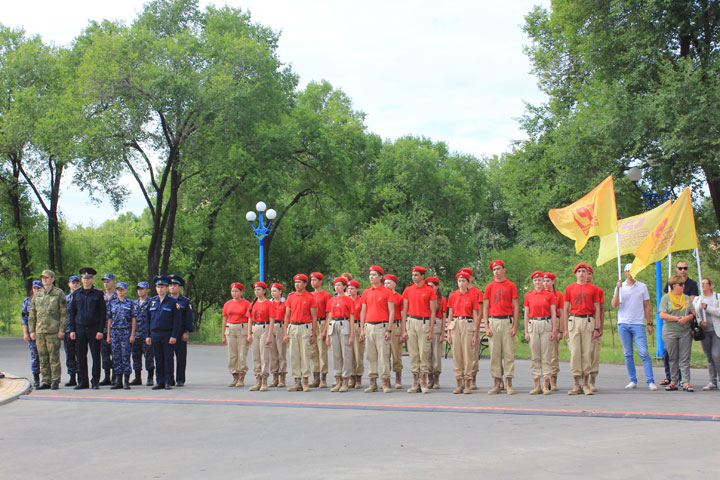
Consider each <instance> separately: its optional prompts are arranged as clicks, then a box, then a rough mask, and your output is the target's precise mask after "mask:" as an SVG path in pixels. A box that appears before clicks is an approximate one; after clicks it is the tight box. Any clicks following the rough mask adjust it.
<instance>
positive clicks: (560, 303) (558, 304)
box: [551, 290, 565, 318]
mask: <svg viewBox="0 0 720 480" xmlns="http://www.w3.org/2000/svg"><path fill="white" fill-rule="evenodd" d="M551 293H552V292H551ZM563 308H565V295H564V294H563V292H561V291H560V290H555V313H557V316H558V318H559V317H560V311H561V310H562V309H563Z"/></svg>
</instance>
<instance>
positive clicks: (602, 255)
mask: <svg viewBox="0 0 720 480" xmlns="http://www.w3.org/2000/svg"><path fill="white" fill-rule="evenodd" d="M670 205H672V202H671V201H670V200H668V201H667V202H665V203H663V204H662V205H660V206H659V207H656V208H653V209H652V210H650V211H648V212H645V213H642V214H640V215H635V216H634V217H628V218H623V219H622V220H618V224H617V231H618V236H619V237H620V255H627V254H629V253H632V252H634V251H635V248H637V246H638V245H640V244H641V243H642V241H643V240H645V237H647V236H648V235H649V234H650V232H651V231H652V230H653V229H654V228H655V226H656V225H657V224H658V223H660V220H662V219H663V217H664V216H665V215H666V214H667V212H668V210H669V209H670ZM614 258H617V243H616V241H615V234H614V233H611V234H610V235H605V236H604V237H602V238H600V250H599V251H598V258H597V262H596V263H597V265H598V266H600V265H603V264H605V263H607V262H609V261H610V260H612V259H614Z"/></svg>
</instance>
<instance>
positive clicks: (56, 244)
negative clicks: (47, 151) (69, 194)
mask: <svg viewBox="0 0 720 480" xmlns="http://www.w3.org/2000/svg"><path fill="white" fill-rule="evenodd" d="M64 167H65V164H64V163H58V162H54V161H53V162H52V163H51V168H53V169H54V174H53V183H52V186H51V189H50V211H49V212H48V230H52V231H53V234H52V238H53V240H54V241H53V243H52V245H51V246H50V248H51V249H52V250H53V252H52V253H53V257H52V258H53V263H52V265H53V266H52V267H51V269H52V270H53V271H55V273H56V274H60V275H62V273H63V272H64V267H63V261H62V239H61V238H60V221H59V219H58V203H59V199H60V180H61V178H62V174H63V169H64Z"/></svg>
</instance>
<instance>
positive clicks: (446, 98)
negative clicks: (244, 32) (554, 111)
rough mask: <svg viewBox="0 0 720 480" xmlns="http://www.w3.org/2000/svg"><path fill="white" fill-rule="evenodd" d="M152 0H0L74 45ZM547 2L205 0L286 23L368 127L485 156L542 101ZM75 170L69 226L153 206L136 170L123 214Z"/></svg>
mask: <svg viewBox="0 0 720 480" xmlns="http://www.w3.org/2000/svg"><path fill="white" fill-rule="evenodd" d="M144 3H145V1H143V0H122V1H118V0H110V1H108V0H65V1H62V2H58V1H56V0H44V1H41V0H24V1H22V2H20V1H16V0H0V12H2V13H0V23H2V24H4V25H6V26H12V27H23V28H24V29H25V31H26V32H27V33H28V34H30V35H33V34H38V35H40V36H41V37H42V38H43V40H44V41H45V42H47V43H54V44H56V45H68V44H69V43H70V42H71V41H72V40H73V38H74V37H75V36H77V35H78V34H79V33H80V32H81V31H82V30H83V28H85V27H86V26H87V25H88V22H89V21H90V20H102V19H111V20H123V21H125V22H126V23H127V24H130V23H132V20H133V19H134V18H135V17H136V16H137V13H138V12H140V11H141V10H142V6H143V4H144ZM549 3H550V2H549V0H512V1H508V2H503V1H497V0H467V1H466V0H448V1H445V2H442V3H441V2H437V1H425V0H415V1H405V0H392V1H388V0H386V1H377V0H365V1H363V2H349V1H341V0H333V1H328V0H305V1H298V0H295V1H293V0H242V1H238V0H226V1H221V0H220V1H206V0H201V1H200V5H201V7H203V8H204V7H205V6H206V5H209V4H214V5H216V6H222V5H230V6H233V7H238V8H242V9H243V10H249V11H250V13H251V18H252V20H253V21H255V22H259V23H261V24H263V25H266V26H269V27H271V28H273V29H274V30H276V31H280V32H281V34H280V41H279V46H278V55H279V57H280V59H281V61H283V62H284V63H286V64H288V65H290V66H291V68H292V70H293V71H294V72H295V73H297V74H298V75H299V77H300V85H299V87H300V88H303V87H304V86H305V85H306V84H307V83H308V82H310V81H319V80H327V81H328V82H330V83H331V84H332V85H333V86H334V87H335V88H340V89H342V90H343V91H344V92H345V93H346V94H347V95H348V96H349V97H350V98H351V99H352V100H353V104H354V108H355V109H356V110H360V111H363V112H364V113H365V114H366V119H365V124H366V125H367V127H368V131H370V132H373V133H376V134H378V135H380V136H381V137H382V138H383V139H387V140H395V139H396V138H398V137H401V136H404V135H417V136H424V137H428V138H430V139H432V140H433V141H443V142H445V143H446V144H447V145H448V146H449V148H450V150H451V151H457V152H461V153H468V154H472V155H475V156H476V157H478V158H481V157H485V156H490V155H494V154H500V153H503V152H506V151H508V150H510V145H511V144H512V143H513V142H514V141H517V140H521V139H523V138H525V135H524V133H523V131H522V130H521V129H520V128H519V124H518V118H520V117H521V116H522V114H523V112H524V110H525V103H526V102H527V103H530V104H539V103H541V102H543V101H544V99H545V96H544V94H543V93H542V92H540V90H539V89H538V88H537V81H536V79H535V77H533V75H532V74H531V64H530V61H529V59H528V58H527V56H526V55H525V54H524V53H523V46H524V45H527V44H528V39H527V37H526V36H525V34H524V32H523V31H522V25H523V24H524V16H525V15H526V14H527V13H528V12H529V11H530V10H531V9H532V8H533V6H534V5H538V4H539V5H543V6H545V7H548V6H549ZM69 177H70V175H67V177H66V183H65V184H64V185H63V190H62V191H61V200H60V213H61V216H62V218H63V219H65V220H66V221H67V222H68V223H69V224H70V225H85V226H91V225H100V224H102V222H104V221H105V220H107V219H110V218H114V217H116V216H117V215H119V213H123V212H127V211H132V212H135V213H137V214H140V213H141V212H142V210H143V209H144V208H145V202H144V200H143V198H142V196H141V194H140V191H139V188H138V187H137V185H136V184H134V180H133V179H132V178H131V177H129V176H128V177H126V178H124V180H123V183H124V185H125V186H126V187H127V188H128V189H129V190H130V192H131V194H130V196H129V197H128V198H127V199H126V201H125V203H124V204H123V206H122V207H121V209H120V212H115V211H114V210H113V208H112V207H111V206H110V203H109V201H103V202H102V203H101V204H99V205H98V204H96V203H91V202H90V201H89V198H88V195H87V194H86V193H84V192H81V191H79V190H77V189H76V188H74V187H72V185H70V182H69Z"/></svg>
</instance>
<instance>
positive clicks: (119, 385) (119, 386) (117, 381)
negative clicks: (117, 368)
mask: <svg viewBox="0 0 720 480" xmlns="http://www.w3.org/2000/svg"><path fill="white" fill-rule="evenodd" d="M122 388H123V381H122V375H116V376H115V382H114V383H113V386H112V387H110V390H120V389H122Z"/></svg>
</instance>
